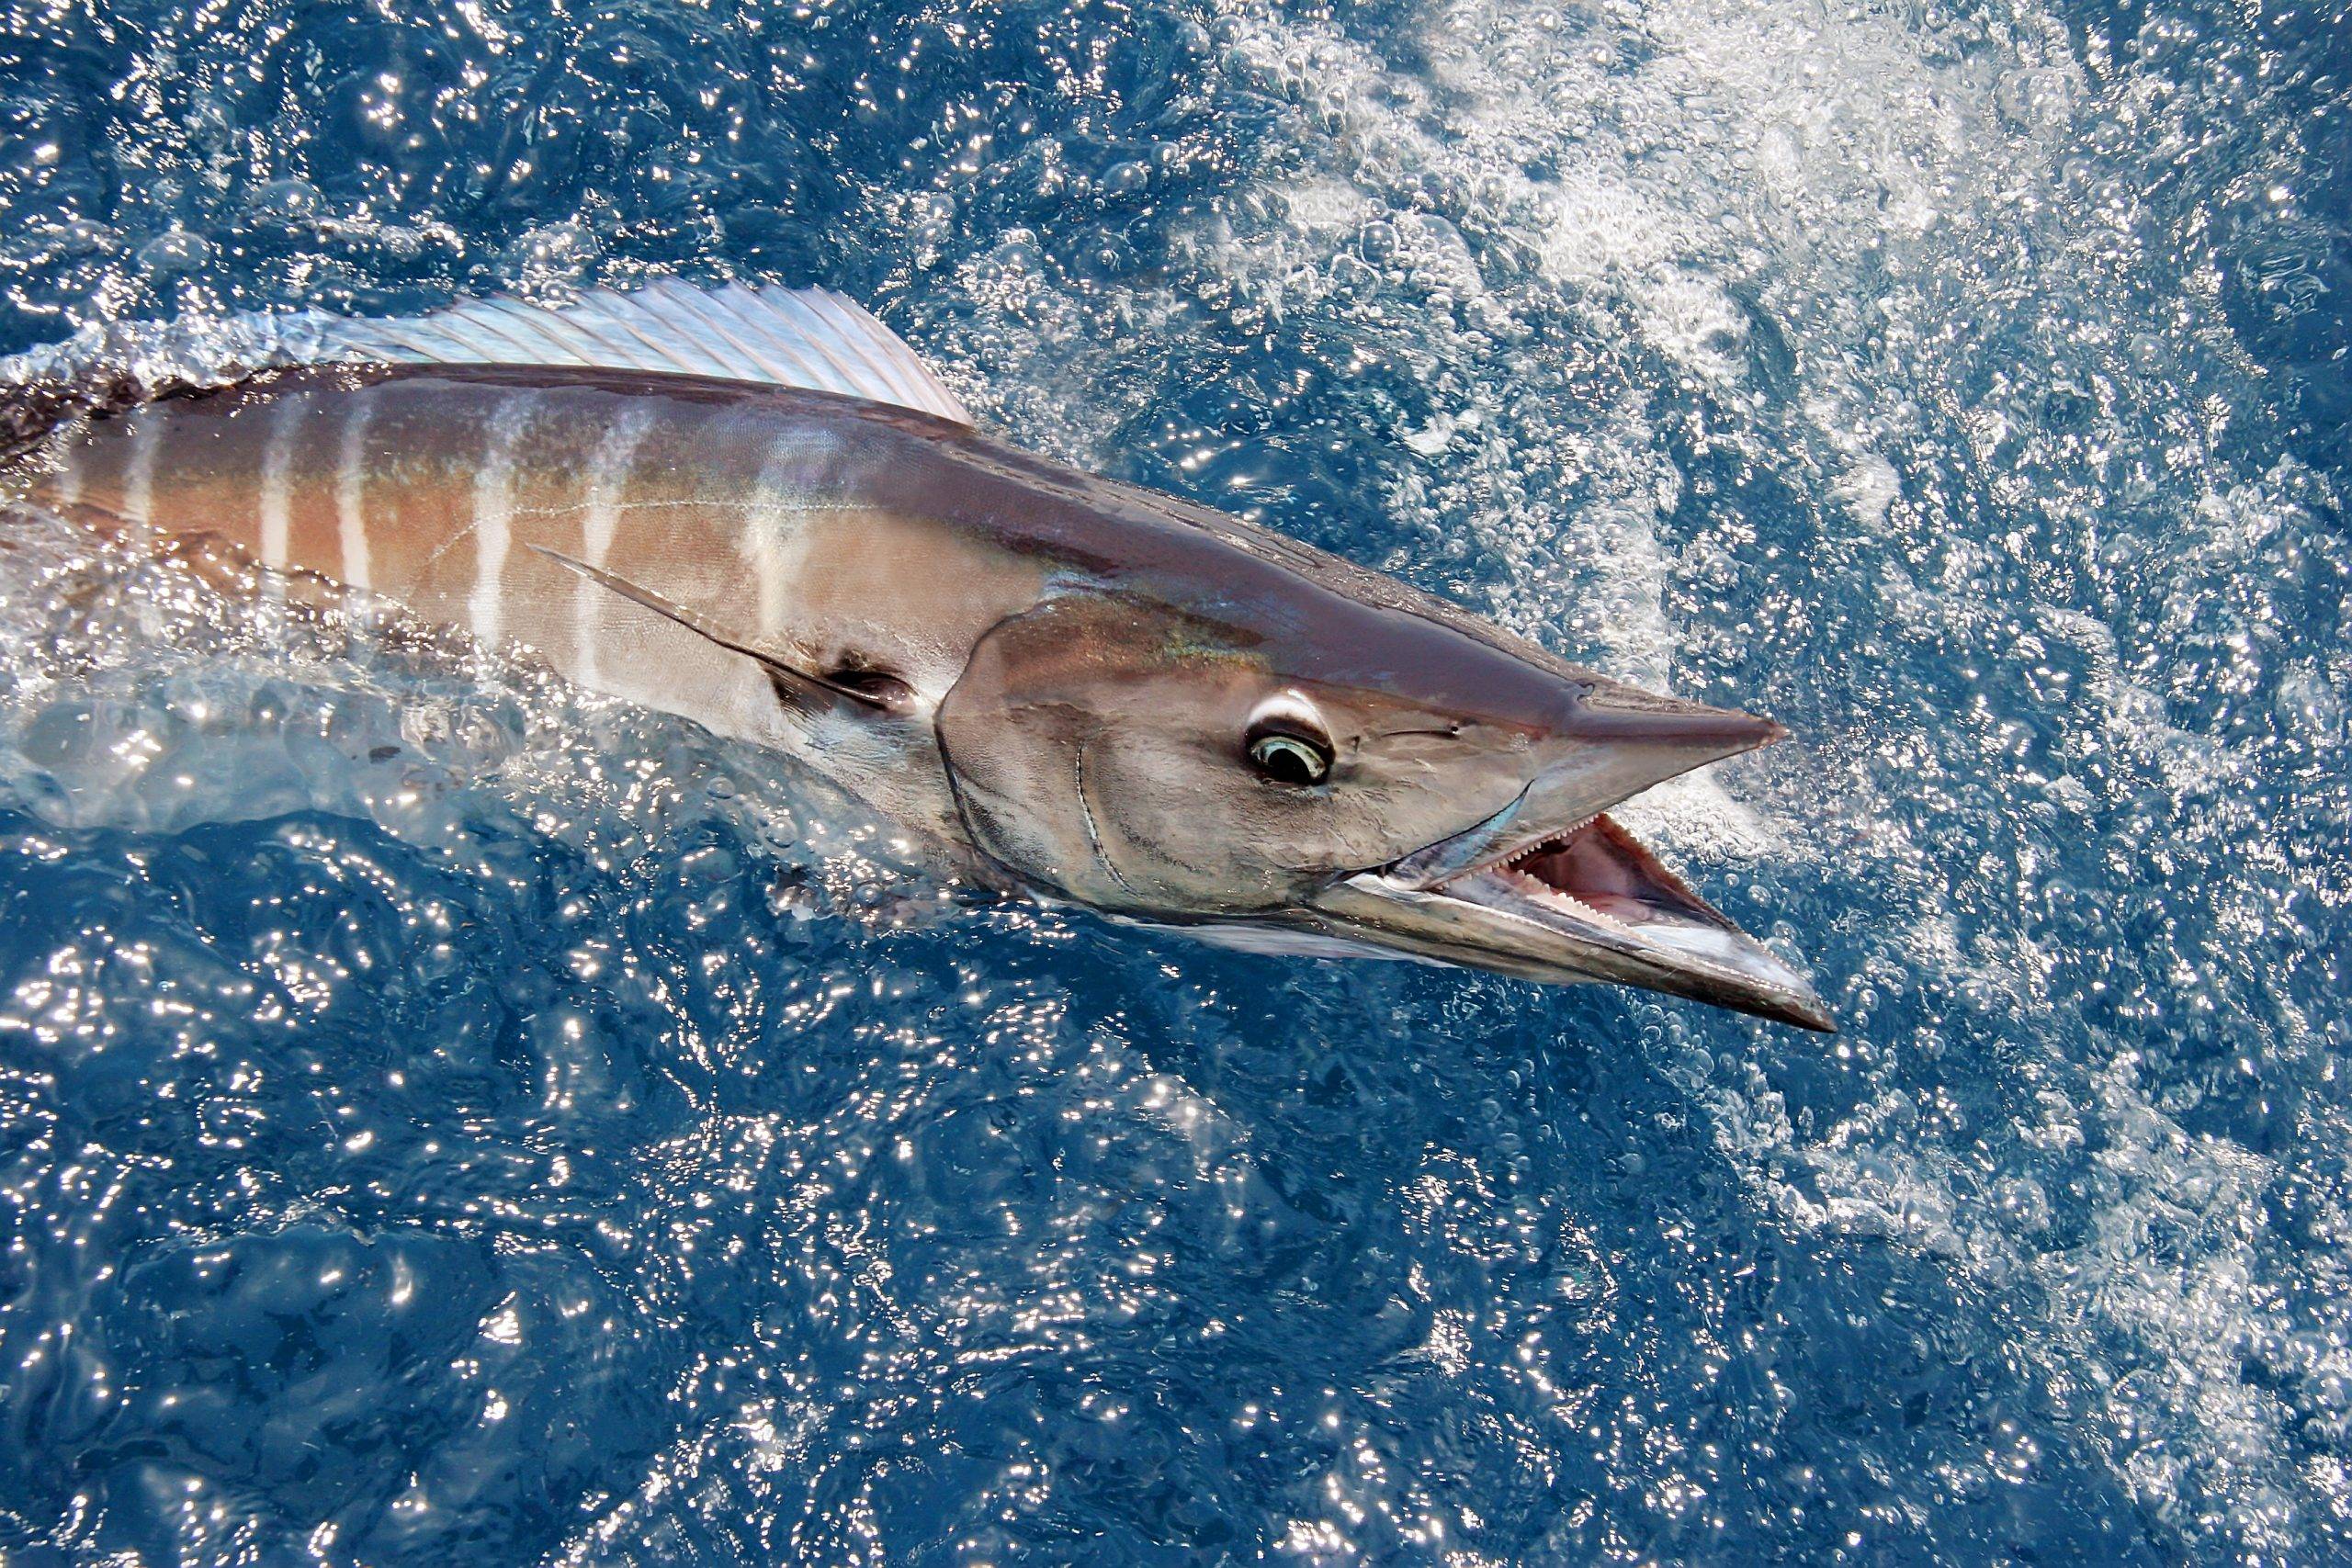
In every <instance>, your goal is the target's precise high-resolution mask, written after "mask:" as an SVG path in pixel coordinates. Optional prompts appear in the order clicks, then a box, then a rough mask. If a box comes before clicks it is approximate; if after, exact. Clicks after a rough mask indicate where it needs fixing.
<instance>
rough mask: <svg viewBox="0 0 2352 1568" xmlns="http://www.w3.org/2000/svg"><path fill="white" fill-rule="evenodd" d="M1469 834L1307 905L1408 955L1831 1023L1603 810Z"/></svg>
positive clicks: (1762, 951) (1771, 957)
mask: <svg viewBox="0 0 2352 1568" xmlns="http://www.w3.org/2000/svg"><path fill="white" fill-rule="evenodd" d="M1525 799H1526V797H1525V796H1524V795H1522V796H1521V799H1520V800H1518V801H1514V802H1512V803H1511V805H1510V806H1508V807H1504V808H1503V810H1502V811H1499V812H1498V813H1496V814H1495V816H1494V817H1490V818H1487V819H1486V820H1485V821H1483V822H1480V823H1478V824H1476V826H1474V827H1472V828H1470V829H1467V830H1466V831H1464V832H1462V833H1457V834H1454V835H1453V836H1452V837H1450V838H1447V839H1444V840H1440V841H1439V842H1437V843H1435V844H1431V845H1430V846H1429V847H1427V848H1426V849H1423V850H1419V851H1417V852H1414V853H1413V854H1410V855H1408V856H1406V857H1404V858H1403V859H1401V860H1399V861H1397V862H1395V863H1391V864H1389V865H1386V866H1383V867H1380V868H1378V869H1377V870H1374V871H1367V872H1361V873H1358V874H1355V875H1353V876H1349V877H1345V878H1342V879H1341V880H1340V881H1339V882H1336V883H1334V884H1333V885H1331V886H1329V887H1328V888H1326V889H1325V890H1324V891H1323V893H1322V894H1321V895H1319V896H1317V898H1316V899H1315V900H1314V902H1313V908H1314V909H1315V910H1316V912H1317V915H1318V916H1319V917H1320V918H1321V919H1323V920H1328V921H1329V922H1330V923H1331V929H1332V930H1333V931H1334V932H1335V934H1337V933H1340V932H1344V934H1346V935H1348V936H1350V937H1352V938H1354V939H1355V940H1358V941H1363V942H1372V943H1374V944H1375V945H1377V946H1381V947H1384V948H1387V949H1389V950H1391V951H1396V952H1401V953H1404V954H1406V955H1409V956H1413V957H1421V958H1429V959H1433V960H1437V961H1441V962H1445V963H1453V964H1467V965H1470V966H1473V967H1476V968H1481V969H1491V970H1496V971H1498V972H1499V973H1502V974H1506V975H1515V976H1521V977H1522V978H1525V979H1531V980H1539V981H1546V982H1552V983H1562V982H1574V981H1592V980H1599V981H1610V982H1614V983H1617V984H1621V985H1629V986H1639V987H1644V988H1645V989H1648V990H1654V991H1664V992H1668V993H1669V994H1671V995H1674V996H1680V997H1688V998H1691V999H1693V1000H1695V1001H1702V1002H1708V1003H1712V1004H1713V1005H1714V1006H1716V1007H1723V1008H1730V1009H1732V1010H1736V1011H1739V1012H1747V1013H1753V1014H1756V1015H1757V1016H1758V1017H1761V1018H1769V1019H1773V1020H1776V1021H1779V1022H1781V1023H1789V1024H1794V1025H1795V1026H1797V1027H1798V1028H1800V1029H1812V1030H1819V1031H1821V1032H1825V1033H1835V1032H1837V1028H1838V1026H1837V1023H1836V1021H1834V1020H1833V1019H1831V1017H1830V1016H1829V1012H1828V1010H1826V1008H1824V1007H1823V1006H1822V1004H1821V998H1819V997H1817V996H1816V995H1815V993H1814V989H1813V987H1812V986H1811V985H1809V984H1808V983H1807V982H1806V980H1805V978H1804V976H1802V975H1800V974H1798V973H1797V972H1796V971H1795V970H1794V969H1792V968H1791V967H1790V966H1789V964H1787V963H1785V962H1784V961H1783V960H1781V957H1780V956H1779V955H1778V954H1776V953H1773V952H1772V951H1771V950H1770V948H1768V947H1766V946H1765V945H1764V944H1763V943H1762V942H1758V941H1757V940H1756V939H1755V938H1754V937H1752V936H1750V935H1748V934H1747V932H1746V931H1742V930H1741V929H1740V928H1739V927H1738V925H1736V923H1734V922H1733V921H1732V920H1731V919H1728V918H1726V917H1725V916H1724V914H1723V913H1722V912H1721V911H1720V910H1718V909H1716V908H1714V906H1713V905H1712V904H1709V903H1708V902H1707V901H1706V900H1705V899H1703V898H1702V897H1699V895H1698V894H1696V893H1694V892H1692V891H1691V888H1690V886H1688V885H1687V884H1685V883H1684V882H1683V881H1682V879H1681V878H1680V877H1679V876H1677V875H1675V874H1674V873H1672V872H1671V871H1668V869H1667V868H1666V867H1665V865H1663V864H1662V863H1659V861H1658V858H1657V856H1656V855H1654V854H1652V853H1651V852H1649V850H1648V849H1647V848H1646V847H1645V846H1644V845H1643V844H1642V843H1641V841H1640V840H1637V839H1635V838H1634V835H1633V834H1631V833H1629V832H1627V831H1626V830H1625V829H1624V828H1623V827H1622V826H1620V825H1619V824H1618V823H1617V821H1616V820H1615V819H1614V818H1611V817H1609V816H1608V815H1607V814H1606V813H1594V814H1593V815H1590V816H1588V817H1586V818H1583V819H1581V820H1579V821H1577V822H1573V823H1571V824H1569V825H1568V826H1566V827H1564V828H1557V829H1527V828H1525V827H1524V826H1523V825H1521V824H1520V823H1519V822H1517V821H1516V820H1515V818H1517V816H1518V814H1519V812H1520V809H1521V806H1522V804H1523V803H1524V801H1525Z"/></svg>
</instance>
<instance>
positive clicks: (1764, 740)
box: [1555, 679, 1788, 776]
mask: <svg viewBox="0 0 2352 1568" xmlns="http://www.w3.org/2000/svg"><path fill="white" fill-rule="evenodd" d="M1555 734H1557V735H1560V736H1563V737H1566V738H1569V739H1577V740H1588V741H1604V740H1605V741H1618V742H1623V743H1627V744H1632V745H1638V746H1645V747H1650V748H1653V749H1659V750H1691V751H1694V752H1703V753H1704V756H1703V757H1702V759H1701V761H1709V762H1711V761H1715V760H1716V759H1718V758H1722V757H1731V756H1736V755H1737V754H1738V753H1740V752H1742V751H1752V750H1755V749H1756V748H1757V747H1758V746H1766V745H1770V743H1771V742H1773V741H1775V740H1779V739H1783V738H1784V737H1785V736H1787V734H1788V731H1787V730H1785V729H1783V728H1781V727H1780V726H1779V725H1777V724H1775V723H1773V722H1772V721H1771V720H1770V719H1769V718H1763V717H1760V716H1758V715H1756V714H1752V713H1742V712H1741V711H1740V710H1739V709H1737V708H1717V707H1709V706H1708V705H1706V704H1704V703H1693V702H1686V701H1684V700H1683V699H1682V698H1680V697H1668V696H1663V695H1661V694H1658V693H1656V692H1645V691H1644V690H1642V688H1640V687H1639V686H1628V685H1626V684H1625V683H1624V682H1622V681H1608V680H1600V679H1596V680H1595V681H1594V682H1592V683H1591V684H1590V685H1589V686H1587V687H1586V688H1585V689H1584V691H1583V692H1582V693H1581V694H1579V695H1578V696H1577V699H1576V700H1575V701H1574V702H1573V703H1572V704H1571V705H1569V707H1568V710H1567V713H1566V716H1564V717H1563V718H1562V719H1561V720H1560V722H1559V724H1558V726H1557V727H1556V728H1555ZM1690 766H1691V767H1694V768H1695V767H1698V766H1700V762H1692V763H1691V764H1690ZM1669 776H1670V775H1669Z"/></svg>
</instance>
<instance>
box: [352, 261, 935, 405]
mask: <svg viewBox="0 0 2352 1568" xmlns="http://www.w3.org/2000/svg"><path fill="white" fill-rule="evenodd" d="M311 322H313V323H315V329H314V330H315V332H316V334H317V335H316V342H317V344H318V347H319V349H320V351H321V352H320V354H319V357H321V358H326V359H379V360H388V361H390V362H393V363H396V364H435V365H587V366H594V367H596V368H598V369H603V370H641V371H645V372H647V373H649V374H652V375H664V374H667V375H683V376H716V377H719V378H723V379H726V380H730V381H757V382H763V383H765V384H767V385H770V386H776V387H805V388H808V389H811V390H813V391H820V392H840V393H842V394H843V395H845V396H848V397H853V398H864V399H865V400H867V401H869V402H876V403H892V404H895V405H897V406H898V407H899V408H907V409H913V410H915V411H917V412H921V413H928V414H936V415H937V416H938V417H940V418H941V419H946V420H953V421H955V422H956V423H958V424H970V423H973V420H972V414H971V411H970V410H968V409H967V408H966V407H965V406H964V405H963V403H961V402H960V401H958V400H957V399H956V394H955V393H953V392H951V391H949V390H948V389H946V388H945V387H944V386H941V385H940V383H939V378H937V377H935V376H933V374H932V373H931V370H930V367H927V366H925V365H924V364H923V362H922V360H921V359H919V358H917V357H916V356H915V353H914V351H913V350H912V349H910V348H909V347H908V346H907V345H906V344H903V343H901V342H900V341H899V338H898V337H897V335H896V334H894V333H892V332H891V331H890V329H889V328H888V327H886V326H884V325H883V324H882V323H881V322H880V321H876V320H875V319H874V318H873V317H872V316H871V315H868V314H867V313H866V312H865V310H862V309H860V308H859V307H858V306H856V305H854V304H853V303H851V302H850V301H849V300H847V299H843V298H842V296H840V295H838V294H835V293H833V292H832V291H831V290H830V289H825V288H745V287H744V286H743V285H741V284H740V283H730V284H728V285H727V286H726V287H724V288H689V287H688V286H686V285H684V284H682V283H679V282H676V281H674V280H670V279H664V280H662V281H660V282H655V283H649V284H647V285H646V286H645V287H644V288H639V289H637V290H635V291H634V292H631V293H628V294H622V293H618V292H616V291H615V290H613V289H609V288H599V289H596V290H594V292H592V293H590V294H587V295H586V296H584V297H582V299H580V300H579V301H577V302H576V303H574V304H570V305H562V306H551V307H550V306H539V305H526V304H525V303H523V302H522V301H521V300H519V299H503V298H502V299H476V300H469V301H467V302H465V303H463V304H458V305H452V306H450V307H449V308H448V309H447V310H436V311H435V312H434V313H433V314H431V315H429V316H413V317H409V318H406V319H394V320H389V321H370V320H366V319H360V318H353V319H337V318H330V317H316V316H314V317H311Z"/></svg>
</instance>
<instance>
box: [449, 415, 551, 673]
mask: <svg viewBox="0 0 2352 1568" xmlns="http://www.w3.org/2000/svg"><path fill="white" fill-rule="evenodd" d="M536 405H537V399H536V398H534V397H532V396H530V395H528V394H521V393H518V394H515V395H514V396H510V397H505V398H502V399H500V400H499V401H498V405H497V409H496V412H493V413H492V415H491V418H490V445H489V447H488V449H487V450H485V451H484V452H483V454H482V461H481V472H480V473H478V474H476V475H475V476H474V590H473V592H472V594H471V595H470V596H469V598H468V599H467V601H466V620H467V623H468V624H469V626H472V628H473V634H474V636H476V637H480V638H481V640H482V641H484V642H496V641H497V640H498V638H499V637H500V635H501V634H502V633H503V631H504V629H505V620H506V582H505V576H506V552H507V551H508V550H509V549H510V548H512V547H513V543H514V535H513V525H514V522H515V445H516V443H517V442H518V441H519V440H520V438H521V436H522V434H523V427H524V425H525V424H526V423H527V422H528V421H529V419H530V417H531V412H532V410H533V409H534V407H535V406H536Z"/></svg>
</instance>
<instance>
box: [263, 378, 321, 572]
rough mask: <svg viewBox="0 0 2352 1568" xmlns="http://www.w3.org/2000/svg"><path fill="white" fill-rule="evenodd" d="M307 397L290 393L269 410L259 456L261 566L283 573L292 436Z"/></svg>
mask: <svg viewBox="0 0 2352 1568" xmlns="http://www.w3.org/2000/svg"><path fill="white" fill-rule="evenodd" d="M309 401H310V396H309V394H308V393H304V392H293V393H288V395H286V396H284V397H281V398H279V399H277V402H276V404H275V405H274V406H273V407H272V408H271V409H270V411H269V437H268V439H267V440H266V442H264V443H263V445H262V454H261V494H260V498H259V506H260V510H261V537H260V539H259V540H258V541H257V542H258V545H259V547H260V550H261V564H262V565H264V566H266V567H267V568H269V569H270V570H272V571H284V570H286V566H287V556H288V536H290V535H291V533H292V532H293V527H292V523H291V521H290V519H291V516H292V513H291V507H290V502H289V499H288V492H289V491H290V490H291V489H292V476H293V468H294V437H295V434H296V433H297V432H298V431H299V430H300V427H301V423H302V415H303V412H304V409H305V406H306V405H307V404H308V403H309Z"/></svg>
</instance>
